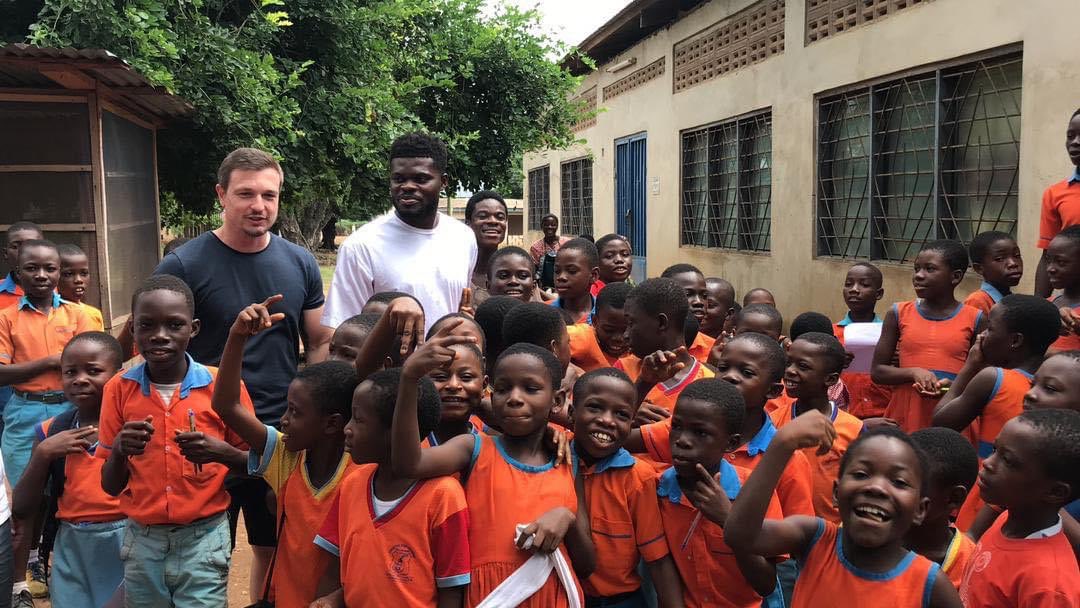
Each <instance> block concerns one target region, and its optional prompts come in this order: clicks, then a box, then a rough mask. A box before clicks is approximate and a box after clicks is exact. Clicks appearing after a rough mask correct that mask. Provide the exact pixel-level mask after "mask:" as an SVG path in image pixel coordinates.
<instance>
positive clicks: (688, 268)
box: [660, 264, 705, 279]
mask: <svg viewBox="0 0 1080 608" xmlns="http://www.w3.org/2000/svg"><path fill="white" fill-rule="evenodd" d="M687 272H692V273H694V274H700V275H701V278H705V274H704V273H703V272H701V271H700V270H698V267H697V266H694V265H693V264H672V265H671V266H668V267H667V268H665V269H664V272H661V273H660V277H661V278H664V279H670V278H672V277H674V276H675V275H677V274H685V273H687Z"/></svg>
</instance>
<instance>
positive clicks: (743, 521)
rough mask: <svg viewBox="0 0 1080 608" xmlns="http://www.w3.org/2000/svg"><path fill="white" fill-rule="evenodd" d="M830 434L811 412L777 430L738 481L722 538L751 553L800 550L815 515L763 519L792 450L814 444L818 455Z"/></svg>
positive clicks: (832, 432)
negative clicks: (742, 480) (748, 472)
mask: <svg viewBox="0 0 1080 608" xmlns="http://www.w3.org/2000/svg"><path fill="white" fill-rule="evenodd" d="M835 438H836V429H834V428H833V426H832V422H830V421H829V419H828V417H826V416H825V415H824V414H822V413H820V412H816V411H810V412H807V413H805V414H802V415H800V416H799V417H798V418H796V419H795V420H793V421H791V422H789V423H788V424H787V425H786V426H784V428H782V429H780V431H779V432H778V433H777V434H776V436H775V437H774V438H773V441H772V444H771V445H770V446H769V450H768V451H767V452H765V455H764V456H762V458H761V461H760V462H759V463H758V466H757V467H756V468H755V469H754V472H753V473H752V474H751V475H750V478H749V479H747V480H746V483H745V484H744V485H743V488H742V490H741V491H740V492H739V499H738V500H736V501H735V502H734V503H733V504H732V505H731V512H730V513H729V514H728V516H727V521H726V522H725V525H724V541H725V542H727V544H728V545H729V546H730V547H731V548H732V549H734V550H735V551H736V552H743V553H751V554H754V555H782V554H785V553H786V554H799V553H802V552H803V550H805V548H806V546H807V544H808V543H809V542H810V539H811V537H812V536H813V535H814V533H815V532H816V531H817V527H818V521H817V519H816V518H813V517H806V516H801V515H796V516H792V517H787V518H785V519H783V520H779V521H777V520H766V519H765V513H766V511H767V510H768V508H769V502H770V501H771V500H772V495H773V491H774V490H775V489H776V484H777V483H779V481H780V476H781V475H782V474H783V472H784V468H785V467H786V466H787V463H788V461H789V460H791V456H792V454H794V453H795V450H799V449H803V448H809V447H814V446H818V453H821V454H824V453H826V452H827V451H828V450H829V447H830V446H831V445H832V442H833V440H834V439H835Z"/></svg>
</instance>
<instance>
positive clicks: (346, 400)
mask: <svg viewBox="0 0 1080 608" xmlns="http://www.w3.org/2000/svg"><path fill="white" fill-rule="evenodd" d="M293 379H294V380H299V381H301V382H303V383H304V387H305V388H306V389H307V392H308V395H309V396H310V397H311V400H312V402H314V403H315V404H316V405H318V407H319V411H320V412H321V413H322V415H323V416H333V415H334V414H337V415H339V416H341V417H342V419H344V420H345V421H346V422H348V420H349V418H350V417H351V416H352V395H353V391H355V390H356V385H357V384H359V383H360V380H359V378H357V376H356V369H355V368H354V367H353V366H352V364H350V363H346V362H344V361H323V362H322V363H315V364H312V365H308V366H307V367H303V368H301V369H300V370H299V371H298V372H296V376H295V377H294V378H293Z"/></svg>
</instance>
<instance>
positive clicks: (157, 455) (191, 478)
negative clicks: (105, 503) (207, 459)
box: [94, 355, 255, 526]
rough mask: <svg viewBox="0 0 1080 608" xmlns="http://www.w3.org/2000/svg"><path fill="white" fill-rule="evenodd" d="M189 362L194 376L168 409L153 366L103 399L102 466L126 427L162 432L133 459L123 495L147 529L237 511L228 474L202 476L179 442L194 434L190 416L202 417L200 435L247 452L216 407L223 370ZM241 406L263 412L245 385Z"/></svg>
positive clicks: (217, 468)
mask: <svg viewBox="0 0 1080 608" xmlns="http://www.w3.org/2000/svg"><path fill="white" fill-rule="evenodd" d="M185 356H186V357H187V363H188V371H187V374H186V375H185V376H184V379H183V380H182V381H181V383H180V386H179V387H177V389H176V391H175V392H174V393H173V395H172V399H170V400H169V403H164V402H162V400H161V396H160V395H159V394H158V392H157V390H155V389H154V388H153V387H152V386H151V382H150V377H149V376H148V375H147V374H146V364H145V363H141V364H139V365H136V366H135V367H133V368H131V369H130V370H128V371H127V372H124V373H123V374H120V375H118V376H114V377H113V378H112V379H111V380H109V382H108V383H107V384H106V385H105V391H104V394H103V395H102V399H101V419H100V420H99V421H98V425H99V426H98V441H99V444H98V449H97V450H96V451H95V453H94V456H95V457H97V458H100V459H102V460H106V459H108V458H109V454H111V453H112V449H113V444H114V442H115V441H116V435H117V434H118V433H119V432H120V429H121V428H122V427H123V426H124V423H125V422H128V421H139V420H145V419H146V417H147V416H153V417H154V421H153V426H154V432H153V434H152V435H150V441H149V442H147V444H146V449H145V451H144V452H143V454H141V455H139V456H132V457H131V458H129V459H128V470H129V471H130V476H129V478H128V483H127V487H125V488H124V490H123V492H121V493H120V510H121V511H123V512H124V514H125V515H127V516H128V517H129V518H131V519H132V520H134V521H135V522H137V523H139V524H141V525H144V526H151V525H158V524H171V525H186V524H189V523H191V522H193V521H195V520H198V519H204V518H207V517H211V516H213V515H218V514H220V513H223V512H225V510H226V509H228V508H229V494H228V493H227V492H226V491H225V474H226V473H227V472H228V467H226V466H225V465H223V464H218V463H209V464H204V465H202V470H201V472H198V471H196V470H195V465H194V464H192V463H191V462H190V461H188V460H187V459H186V458H184V456H183V455H182V454H180V449H179V448H178V447H177V445H176V442H175V441H173V436H174V435H175V434H176V433H175V432H176V431H180V432H181V433H185V432H188V431H189V430H191V429H190V426H189V421H188V412H189V411H191V412H194V413H195V427H196V429H197V430H199V431H201V432H203V433H205V434H207V435H208V436H211V437H214V438H216V439H221V440H223V441H225V442H227V443H228V444H229V445H232V446H233V447H236V448H238V449H242V450H246V449H247V445H246V444H245V443H244V441H243V440H242V439H240V437H239V436H238V435H237V434H236V433H234V432H233V431H232V430H231V429H229V428H228V427H226V426H225V423H224V422H222V420H221V418H219V417H218V415H217V414H215V413H214V410H213V409H212V408H211V407H210V398H211V397H212V396H213V394H214V379H215V378H216V377H217V368H213V367H206V366H204V365H201V364H199V363H196V362H195V360H194V359H192V358H191V355H185ZM240 403H241V404H242V405H243V406H244V407H245V408H247V409H248V411H250V412H252V413H254V412H255V408H254V407H253V406H252V405H251V398H250V397H248V393H247V389H245V388H244V386H243V384H241V386H240Z"/></svg>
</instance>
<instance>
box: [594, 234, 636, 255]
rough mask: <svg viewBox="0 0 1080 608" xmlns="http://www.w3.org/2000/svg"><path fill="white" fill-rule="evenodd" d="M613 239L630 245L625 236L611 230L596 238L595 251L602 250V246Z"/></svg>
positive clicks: (612, 241) (605, 245)
mask: <svg viewBox="0 0 1080 608" xmlns="http://www.w3.org/2000/svg"><path fill="white" fill-rule="evenodd" d="M615 241H620V242H623V243H626V246H627V247H630V241H629V240H627V238H626V237H625V236H623V235H621V234H615V233H614V232H613V233H611V234H605V235H604V236H602V237H600V238H598V239H596V251H598V252H599V251H603V250H604V247H607V246H608V244H609V243H614V242H615Z"/></svg>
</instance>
